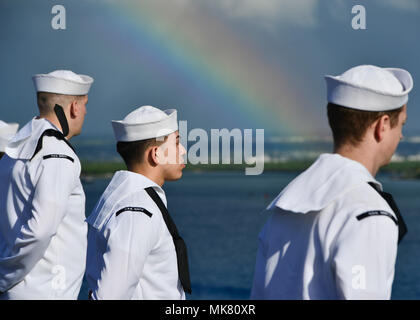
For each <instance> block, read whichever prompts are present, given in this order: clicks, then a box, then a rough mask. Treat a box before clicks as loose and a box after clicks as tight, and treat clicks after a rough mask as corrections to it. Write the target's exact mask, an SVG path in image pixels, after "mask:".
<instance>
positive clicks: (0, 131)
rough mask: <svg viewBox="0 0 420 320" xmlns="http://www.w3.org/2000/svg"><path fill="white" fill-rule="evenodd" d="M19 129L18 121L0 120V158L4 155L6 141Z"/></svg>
mask: <svg viewBox="0 0 420 320" xmlns="http://www.w3.org/2000/svg"><path fill="white" fill-rule="evenodd" d="M18 129H19V124H18V123H6V122H4V121H1V120H0V159H1V158H2V157H3V155H4V150H5V149H6V146H7V143H8V142H9V140H10V139H11V138H13V136H14V135H15V134H16V132H17V131H18Z"/></svg>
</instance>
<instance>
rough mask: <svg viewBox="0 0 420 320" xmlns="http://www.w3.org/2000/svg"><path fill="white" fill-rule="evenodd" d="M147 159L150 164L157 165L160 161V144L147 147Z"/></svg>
mask: <svg viewBox="0 0 420 320" xmlns="http://www.w3.org/2000/svg"><path fill="white" fill-rule="evenodd" d="M146 152H147V160H148V161H149V164H150V165H151V166H153V167H156V166H157V165H158V164H159V163H160V162H159V146H152V147H150V148H148V149H147V151H146Z"/></svg>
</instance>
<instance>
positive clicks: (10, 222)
mask: <svg viewBox="0 0 420 320" xmlns="http://www.w3.org/2000/svg"><path fill="white" fill-rule="evenodd" d="M33 81H34V85H35V89H36V91H37V92H50V93H56V94H66V95H86V94H88V91H89V89H90V86H91V84H92V82H93V79H92V78H91V77H89V76H86V75H77V74H75V73H73V72H72V71H69V70H57V71H53V72H51V73H49V74H38V75H35V76H34V77H33ZM60 109H61V108H60V107H59V106H57V105H56V108H55V109H54V110H55V112H56V115H57V117H58V120H59V122H60V124H61V126H62V128H63V131H60V130H59V129H58V128H57V127H56V126H54V125H53V124H52V123H51V122H49V121H48V120H46V119H43V118H34V119H32V120H31V121H30V122H29V123H27V124H26V125H25V126H24V127H23V128H22V129H21V130H20V131H19V132H18V133H17V134H16V135H15V136H14V137H13V139H12V140H11V141H10V142H9V144H8V145H7V147H6V148H5V153H6V154H5V155H4V156H3V158H2V159H1V161H0V181H2V183H1V184H0V292H1V293H0V299H76V298H77V296H78V294H79V290H80V287H81V285H82V280H83V275H84V271H85V262H86V250H87V224H86V222H85V194H84V192H83V188H82V184H81V182H80V178H79V177H80V171H81V166H80V161H79V159H78V157H77V155H76V154H75V152H74V150H73V148H72V146H71V145H70V143H69V142H68V141H67V140H66V138H65V136H66V135H67V133H68V132H67V133H66V131H67V130H68V123H67V120H66V119H65V115H64V113H63V112H61V113H60ZM61 111H62V109H61Z"/></svg>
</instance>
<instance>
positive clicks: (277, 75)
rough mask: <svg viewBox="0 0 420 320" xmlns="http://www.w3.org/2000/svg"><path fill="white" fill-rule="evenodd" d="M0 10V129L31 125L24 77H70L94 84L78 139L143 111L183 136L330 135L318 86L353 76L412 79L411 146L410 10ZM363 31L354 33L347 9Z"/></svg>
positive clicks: (413, 12) (9, 1) (107, 131)
mask: <svg viewBox="0 0 420 320" xmlns="http://www.w3.org/2000/svg"><path fill="white" fill-rule="evenodd" d="M55 4H57V2H56V1H46V0H36V1H32V0H26V1H23V0H0V40H1V51H0V63H1V73H0V88H1V92H2V99H1V101H0V119H2V120H5V121H9V122H12V121H13V122H18V123H20V124H21V125H24V124H25V123H26V122H27V121H29V120H30V119H31V117H33V116H34V115H36V103H35V92H34V89H33V84H32V80H31V77H32V75H34V74H37V73H48V72H50V71H53V70H55V69H70V70H73V71H75V72H77V73H82V74H88V75H90V76H92V77H93V78H94V79H95V82H94V84H93V86H92V89H91V92H90V95H89V104H88V115H87V118H86V122H85V127H84V131H83V134H84V135H85V136H89V137H101V136H112V129H111V125H110V120H111V119H122V118H123V117H124V116H125V115H126V114H127V113H128V112H130V111H131V110H133V109H134V108H136V107H138V106H141V105H154V106H157V107H160V108H162V109H165V108H176V109H178V112H179V119H180V120H187V121H188V128H189V129H192V128H204V129H206V130H208V129H210V128H228V129H232V128H240V129H246V128H251V129H260V128H264V129H265V130H266V135H274V136H313V135H328V134H329V130H328V124H327V121H326V114H325V105H326V101H325V82H324V79H323V76H324V75H325V74H332V75H337V74H340V73H342V72H344V71H345V70H346V69H348V68H350V67H353V66H355V65H359V64H375V65H379V66H383V67H400V68H405V69H407V70H409V71H410V72H411V73H412V75H413V78H414V81H415V87H414V90H413V91H412V94H411V95H410V102H409V109H408V114H409V118H408V122H407V125H406V129H405V130H406V132H405V134H406V135H419V134H420V127H419V126H418V124H417V123H418V121H417V119H418V118H419V117H420V93H419V90H418V89H417V88H416V84H417V79H420V68H419V67H420V61H419V57H420V54H419V53H420V41H419V40H420V39H419V31H420V1H419V0H367V1H352V0H329V1H326V0H299V1H295V0H136V1H126V0H118V1H117V0H102V1H101V0H84V1H81V0H63V1H60V4H62V5H63V6H64V8H65V9H66V29H65V30H54V29H53V28H52V26H51V20H52V18H53V17H54V14H52V13H51V9H52V7H53V6H54V5H55ZM357 4H363V5H364V7H365V8H366V18H367V29H366V30H353V28H352V25H351V22H352V18H353V17H354V14H352V12H351V11H352V7H353V6H354V5H357Z"/></svg>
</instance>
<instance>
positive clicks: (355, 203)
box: [251, 154, 398, 299]
mask: <svg viewBox="0 0 420 320" xmlns="http://www.w3.org/2000/svg"><path fill="white" fill-rule="evenodd" d="M369 182H372V183H374V184H376V185H377V186H378V187H380V188H381V184H380V183H379V182H378V181H376V180H375V179H374V178H373V177H372V175H371V174H370V173H369V171H368V170H367V169H366V168H365V167H364V166H363V165H362V164H360V163H359V162H357V161H354V160H350V159H347V158H345V157H342V156H340V155H338V154H323V155H321V156H320V157H319V158H318V159H317V161H316V162H315V163H314V164H313V165H312V166H311V167H310V168H309V169H307V170H306V171H305V172H304V173H302V174H301V175H299V176H298V177H297V178H296V179H295V180H293V181H292V182H291V183H290V184H289V185H288V186H287V187H286V188H285V189H284V190H283V192H282V193H281V194H280V195H279V196H278V197H277V198H276V199H275V200H274V201H273V202H272V203H271V204H270V205H269V206H268V208H267V209H269V210H272V211H273V214H272V216H271V217H270V218H269V220H268V221H267V223H266V224H265V226H264V227H263V229H262V231H261V233H260V235H259V249H258V255H257V262H256V267H255V277H254V285H253V288H252V294H251V298H252V299H389V298H390V296H391V286H392V281H393V278H394V266H395V259H396V254H397V242H398V241H397V240H398V227H397V217H396V216H395V213H394V212H393V210H392V209H391V208H390V206H389V205H388V203H387V202H386V201H385V200H384V199H383V198H382V197H381V196H380V194H379V193H378V192H377V191H376V190H375V189H374V188H373V187H372V186H371V185H369V184H368V183H369ZM378 213H379V214H380V215H378ZM366 214H367V215H371V216H366V218H363V215H366ZM359 219H360V220H359Z"/></svg>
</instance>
